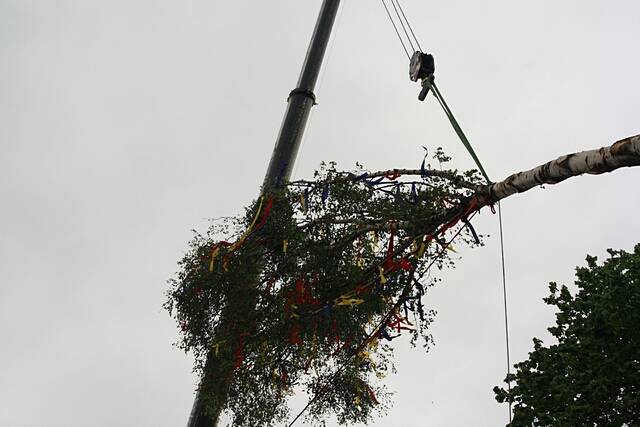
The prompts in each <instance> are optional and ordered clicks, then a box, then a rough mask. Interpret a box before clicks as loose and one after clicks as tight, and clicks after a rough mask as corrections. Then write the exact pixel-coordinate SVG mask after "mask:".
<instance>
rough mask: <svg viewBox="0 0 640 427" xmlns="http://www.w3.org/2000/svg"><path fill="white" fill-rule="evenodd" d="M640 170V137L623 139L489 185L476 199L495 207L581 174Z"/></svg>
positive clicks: (480, 204) (477, 194) (478, 202)
mask: <svg viewBox="0 0 640 427" xmlns="http://www.w3.org/2000/svg"><path fill="white" fill-rule="evenodd" d="M631 166H640V135H636V136H631V137H629V138H625V139H622V140H620V141H618V142H616V143H615V144H613V145H612V146H610V147H602V148H599V149H596V150H589V151H581V152H579V153H573V154H567V155H565V156H562V157H558V158H557V159H555V160H552V161H550V162H547V163H545V164H543V165H540V166H538V167H536V168H533V169H531V170H528V171H524V172H518V173H515V174H513V175H511V176H509V177H508V178H507V179H505V180H504V181H500V182H496V183H495V184H491V185H487V186H485V187H483V188H482V189H480V190H479V191H478V192H476V194H475V195H474V197H473V199H475V203H477V204H478V206H486V205H489V204H493V203H495V202H497V201H499V200H502V199H504V198H506V197H509V196H511V195H513V194H516V193H523V192H525V191H527V190H530V189H532V188H533V187H537V186H539V185H542V184H557V183H559V182H562V181H564V180H565V179H567V178H571V177H574V176H578V175H582V174H585V173H587V174H591V175H599V174H602V173H606V172H612V171H614V170H616V169H619V168H623V167H631Z"/></svg>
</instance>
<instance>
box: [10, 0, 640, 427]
mask: <svg viewBox="0 0 640 427" xmlns="http://www.w3.org/2000/svg"><path fill="white" fill-rule="evenodd" d="M320 3H321V2H320V0H314V1H310V0H306V1H300V0H274V1H269V2H266V1H249V0H234V1H226V2H222V1H218V0H209V1H202V0H193V1H189V2H179V1H169V0H157V1H142V0H127V1H123V0H113V1H108V2H107V1H93V0H84V1H70V0H57V1H51V0H49V1H46V0H33V1H23V0H0V123H1V125H0V147H1V148H2V150H1V151H0V203H1V206H2V209H0V236H1V238H0V278H1V283H0V339H1V342H2V345H1V349H0V402H2V403H1V404H0V425H2V426H8V427H12V426H16V427H27V426H28V427H38V426H51V427H57V426H60V427H63V426H65V427H67V426H98V427H102V426H105V427H106V426H150V427H151V426H176V425H180V426H181V425H184V424H185V423H186V421H187V417H188V414H189V411H190V408H191V404H192V401H193V389H194V387H195V384H196V381H197V379H196V378H195V377H194V376H193V375H192V374H191V363H192V360H191V358H190V357H188V356H186V355H184V354H183V353H181V352H179V351H178V350H177V349H175V348H173V347H172V342H174V341H175V340H176V339H177V329H176V325H175V324H174V322H173V321H172V320H171V319H170V318H169V316H168V315H167V313H165V312H164V311H163V310H162V308H161V305H162V303H163V301H164V291H165V289H166V285H165V281H166V279H167V278H169V277H171V275H172V274H173V272H174V271H175V270H176V261H177V260H178V259H179V257H180V256H181V253H182V251H183V250H184V249H185V247H186V242H187V241H188V239H189V238H190V231H189V230H190V229H191V228H198V229H203V228H204V227H205V226H206V223H207V221H206V219H207V218H211V217H218V216H222V215H233V214H235V213H238V212H241V209H242V207H243V206H244V205H246V204H248V203H249V202H250V201H251V200H252V199H253V198H254V197H255V196H256V195H257V191H258V187H259V185H260V184H261V183H262V179H263V176H264V173H265V171H266V167H267V163H268V160H269V156H270V154H271V151H272V148H273V143H274V140H275V137H276V135H277V131H278V129H279V126H280V121H281V119H282V115H283V112H284V109H285V105H286V104H285V100H286V97H287V94H288V92H289V91H290V90H291V89H293V87H294V85H295V82H296V81H297V76H298V73H299V69H300V66H301V64H302V60H303V56H304V53H305V52H306V48H307V44H308V40H309V36H310V34H311V30H312V28H313V25H314V23H315V19H316V14H317V11H318V9H319V6H320ZM403 5H404V6H405V9H406V12H407V13H408V17H409V19H410V20H411V22H412V24H413V26H414V28H415V30H416V33H417V35H418V37H419V39H420V41H421V44H422V46H423V48H425V49H426V50H428V51H430V52H432V53H433V54H434V55H435V58H436V67H437V68H436V74H437V79H438V83H439V87H440V88H441V90H442V92H443V94H444V96H445V98H446V99H447V101H448V102H449V104H450V106H451V107H452V109H453V111H454V113H455V114H456V115H457V118H458V120H459V121H460V122H461V124H462V127H463V128H464V129H465V131H466V132H467V134H468V136H469V138H470V139H471V141H472V144H473V145H474V146H475V147H476V151H477V152H478V155H479V156H480V158H481V159H482V161H483V163H484V165H485V168H486V169H487V171H488V173H489V174H490V176H491V177H492V178H493V179H494V180H497V179H502V178H504V177H506V176H507V175H508V174H510V173H512V172H515V171H519V170H523V169H528V168H530V167H533V166H536V165H538V164H540V163H542V162H545V161H547V160H550V159H552V158H555V157H557V156H559V155H561V154H565V153H569V152H574V151H578V150H582V149H591V148H596V147H600V146H603V145H609V144H611V143H613V142H614V141H616V140H618V139H621V138H623V137H626V136H630V135H634V134H637V133H639V132H640V122H639V121H638V112H639V111H640V83H639V82H638V76H639V75H640V56H639V55H638V47H637V42H638V40H640V25H638V24H639V23H640V3H638V2H637V1H635V0H614V1H607V2H605V1H584V0H583V1H577V0H573V1H569V0H564V1H551V0H541V1H537V2H525V1H512V0H488V1H484V2H475V1H468V0H464V1H463V0H450V1H447V2H424V1H417V0H405V1H404V2H403ZM387 19H388V18H387V17H386V14H385V12H384V9H383V8H382V6H381V4H380V3H379V2H377V1H372V0H345V1H344V2H343V6H342V10H341V12H340V15H339V17H338V22H337V27H336V32H335V34H334V35H335V37H334V38H333V40H332V44H331V48H330V51H329V53H328V57H327V61H326V63H325V64H326V67H325V68H324V70H323V73H322V75H321V79H320V82H319V87H318V88H317V90H316V93H317V96H318V102H319V106H317V107H315V110H314V112H313V115H312V118H311V122H310V125H309V127H308V131H307V134H306V138H305V141H304V145H303V147H302V150H301V153H300V156H299V158H298V163H297V165H296V168H295V174H294V176H295V177H306V176H310V174H311V172H312V170H313V169H314V168H315V167H317V166H318V163H319V162H320V161H321V160H336V161H338V162H339V164H340V165H342V166H343V167H345V168H349V167H351V166H352V165H353V164H354V163H355V162H356V161H360V162H362V163H363V164H364V165H365V166H366V167H369V168H371V169H380V168H391V167H418V166H419V164H420V161H421V156H422V153H423V150H422V148H420V146H421V145H426V146H428V147H431V148H435V147H437V146H442V147H444V148H445V150H446V151H447V152H449V153H451V155H453V157H454V159H455V162H454V165H455V166H456V167H459V168H471V167H473V163H472V161H471V159H470V158H469V156H468V154H467V153H466V152H465V151H464V148H463V147H462V145H461V144H460V142H459V141H458V140H457V137H456V136H455V134H454V133H453V131H452V129H451V127H450V125H449V124H448V122H447V120H446V118H445V116H444V115H443V113H442V111H441V110H440V109H439V108H440V107H439V106H438V105H437V103H436V102H435V100H434V99H433V98H432V97H429V98H428V100H427V102H424V103H420V102H418V101H417V99H416V96H417V92H418V90H419V88H418V86H417V85H416V84H414V83H411V82H410V81H409V80H408V78H407V61H406V58H405V57H404V53H403V52H402V50H401V47H400V45H399V42H398V40H397V39H396V36H395V34H394V33H393V29H392V28H391V26H390V24H389V22H388V21H387ZM639 178H640V170H633V169H627V170H620V171H617V172H614V173H613V174H610V175H606V176H598V177H592V176H588V177H580V178H577V179H573V180H570V181H567V182H564V183H562V184H560V185H558V186H554V187H547V188H546V189H544V190H542V189H535V190H532V191H531V192H529V193H527V194H525V195H519V196H514V197H512V198H510V199H508V200H506V201H505V202H504V203H503V213H504V225H505V245H506V246H505V249H506V257H507V276H508V292H509V311H510V322H511V341H512V348H511V350H512V360H513V361H518V360H522V359H523V358H525V357H526V355H527V353H528V351H530V349H531V338H532V337H533V336H539V337H543V338H545V337H548V334H547V333H546V331H545V328H546V327H547V326H549V325H550V324H551V322H552V321H553V318H554V317H553V312H552V311H551V310H550V309H549V308H548V307H546V306H545V304H544V303H543V302H542V301H541V299H542V298H543V297H544V296H545V295H546V294H547V282H549V281H551V280H556V281H559V282H564V283H569V282H571V281H572V278H573V270H574V267H575V266H576V265H581V264H583V260H584V257H585V255H586V254H587V253H590V254H595V255H601V256H602V255H603V254H604V253H605V249H606V248H609V247H612V248H624V249H627V250H628V249H631V248H632V247H633V245H634V244H635V243H638V241H639V240H640V238H639V236H640V221H639V220H638V215H637V209H638V208H639V207H640V195H639V194H640V192H639V191H638V182H639ZM476 218H477V219H476V220H475V221H474V222H475V225H476V228H477V230H478V231H479V232H481V233H485V234H486V233H488V234H491V237H490V238H489V239H488V240H487V245H486V247H484V248H480V249H475V250H462V253H461V256H462V259H461V261H460V262H459V264H458V268H457V269H456V270H454V271H452V272H449V273H447V274H446V275H445V279H446V280H445V281H444V283H443V284H441V285H440V286H438V287H437V288H435V289H433V290H431V291H430V293H429V294H428V295H427V297H426V298H427V300H426V303H427V305H429V306H431V307H433V308H436V309H437V310H438V312H439V314H438V317H437V319H436V323H435V325H434V328H433V334H434V338H435V340H436V347H435V348H434V349H433V351H431V352H430V353H428V354H425V353H424V352H423V351H422V350H420V349H415V350H412V349H410V347H409V346H408V343H407V339H404V338H403V339H399V340H396V341H395V342H396V343H398V345H397V348H398V357H397V362H398V363H397V365H398V371H399V372H398V374H397V375H396V376H394V377H391V378H389V379H388V382H387V384H388V385H389V386H390V387H391V388H392V389H394V390H395V391H396V392H397V394H396V398H395V400H396V404H395V406H394V408H393V409H392V411H391V412H390V413H389V414H388V416H387V417H385V418H381V419H379V420H378V421H377V422H376V423H375V425H376V426H408V427H413V426H470V425H473V426H496V425H504V423H505V422H506V419H507V412H506V408H505V407H504V406H500V405H498V404H497V403H496V402H495V401H494V399H493V393H492V391H491V389H492V387H493V386H494V385H496V384H499V383H500V381H501V380H502V378H503V377H504V373H505V356H504V354H505V346H504V329H503V328H504V326H503V319H502V294H501V283H500V264H499V246H498V235H497V217H496V216H494V215H491V214H490V212H488V211H483V212H482V214H481V215H480V216H479V217H476ZM303 404H304V399H302V398H300V399H297V400H296V401H294V402H293V406H294V407H295V408H300V407H301V406H302V405H303Z"/></svg>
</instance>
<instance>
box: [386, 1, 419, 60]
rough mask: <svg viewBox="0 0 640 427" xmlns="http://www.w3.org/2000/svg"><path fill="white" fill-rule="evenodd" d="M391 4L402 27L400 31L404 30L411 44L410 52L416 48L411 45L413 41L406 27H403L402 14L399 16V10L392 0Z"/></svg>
mask: <svg viewBox="0 0 640 427" xmlns="http://www.w3.org/2000/svg"><path fill="white" fill-rule="evenodd" d="M391 6H393V9H394V10H395V11H396V16H397V17H398V21H400V26H401V27H402V31H404V35H405V36H407V40H408V41H409V46H411V53H413V52H415V51H416V48H415V47H413V43H412V42H411V36H409V32H408V31H407V27H405V25H404V22H403V21H402V16H400V12H398V7H397V6H396V3H395V1H394V0H391Z"/></svg>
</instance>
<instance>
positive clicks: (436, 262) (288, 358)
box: [166, 149, 482, 426]
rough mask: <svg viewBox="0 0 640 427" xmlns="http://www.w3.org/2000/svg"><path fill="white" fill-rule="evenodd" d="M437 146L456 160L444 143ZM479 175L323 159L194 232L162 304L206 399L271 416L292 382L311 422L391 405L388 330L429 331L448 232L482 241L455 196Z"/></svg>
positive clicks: (446, 261) (267, 419) (368, 413)
mask: <svg viewBox="0 0 640 427" xmlns="http://www.w3.org/2000/svg"><path fill="white" fill-rule="evenodd" d="M433 158H434V159H436V160H437V161H438V162H439V164H440V165H441V166H442V164H444V163H446V162H447V161H448V160H449V158H448V157H447V156H446V155H445V154H444V153H443V152H442V150H441V149H438V150H437V151H436V153H435V155H434V156H433ZM480 184H481V178H480V177H479V175H478V174H477V172H475V171H469V172H465V173H458V172H457V171H448V170H442V169H441V168H440V169H437V170H434V169H432V168H431V167H430V165H429V164H426V157H425V161H423V163H422V166H421V168H420V169H419V170H392V171H385V172H376V173H371V172H368V171H365V170H364V169H363V168H362V166H360V165H357V167H356V169H355V170H353V171H351V172H339V171H338V170H337V169H336V165H335V163H328V164H322V166H321V169H320V170H319V171H316V172H315V174H314V179H312V180H302V181H295V182H291V183H288V184H287V185H285V186H281V187H280V188H277V189H276V190H272V191H270V192H268V193H267V194H264V195H263V196H262V197H261V198H259V199H258V200H256V201H255V202H254V203H253V204H252V205H251V206H249V207H248V208H247V209H246V213H245V215H243V216H241V217H233V218H225V219H223V220H219V221H214V222H212V225H211V227H210V228H209V230H208V231H207V233H206V234H204V235H202V234H199V233H195V236H194V238H193V240H192V241H191V242H190V244H189V249H188V251H187V253H186V254H185V256H184V258H183V259H182V260H181V261H180V263H179V266H180V270H179V272H178V273H177V275H176V277H175V278H174V279H172V280H170V290H169V291H168V293H167V294H168V301H167V303H166V308H167V309H168V310H169V311H170V313H172V315H173V316H174V317H175V318H176V320H177V321H178V323H179V325H180V330H181V336H182V338H181V341H180V342H179V343H178V345H179V347H180V348H182V349H183V350H185V351H190V352H192V353H193V354H194V356H195V359H196V366H195V369H196V370H197V371H198V372H200V373H201V375H203V377H202V378H203V380H202V383H201V386H200V387H201V389H200V396H201V398H203V399H204V400H205V403H206V407H207V409H208V411H209V412H210V413H211V414H212V415H214V416H217V415H218V414H219V413H220V412H221V411H227V412H229V413H230V414H231V416H232V419H233V425H237V426H256V425H261V426H268V425H274V424H275V423H277V422H281V421H282V420H284V419H285V418H286V417H287V416H288V415H289V414H288V408H287V405H286V403H287V397H288V396H290V395H291V394H292V392H293V389H294V388H296V387H298V388H302V389H304V390H305V391H306V392H307V393H309V395H311V396H313V399H312V401H311V404H310V406H309V408H308V409H309V410H308V411H307V413H306V416H307V417H309V418H311V419H313V420H315V422H316V424H317V423H323V420H324V419H326V417H328V416H330V415H332V414H335V415H337V417H338V420H339V422H340V423H356V422H362V423H366V422H367V421H369V420H370V419H371V417H372V415H373V413H374V412H375V411H384V409H385V408H387V407H388V404H389V402H390V400H389V395H388V392H386V391H385V388H384V387H383V386H381V385H379V384H377V381H376V380H377V379H381V378H383V377H384V376H385V375H386V374H387V372H388V371H390V370H393V365H392V363H391V361H392V359H391V358H392V354H393V349H392V347H391V346H390V345H389V343H390V341H391V340H393V339H394V338H396V337H397V336H399V335H400V334H402V333H406V334H409V335H410V336H411V343H412V344H413V345H415V344H416V342H417V341H418V340H420V341H421V342H422V345H423V346H424V347H425V348H426V349H428V348H429V346H430V344H431V342H432V340H431V336H430V335H429V332H428V327H429V325H430V323H431V322H432V321H433V317H434V314H435V312H434V311H433V310H430V309H427V308H425V307H424V306H423V297H424V295H425V292H426V290H427V288H428V287H429V286H431V285H433V284H434V283H436V282H437V281H438V279H437V278H436V276H435V275H434V274H433V270H432V269H431V267H432V266H435V267H436V268H437V269H442V268H444V267H446V266H452V265H453V263H454V261H455V259H454V258H452V256H451V251H450V250H447V249H451V246H450V244H452V242H451V241H452V240H455V241H456V242H458V243H459V244H468V245H471V246H476V245H481V244H482V242H481V240H480V238H481V237H482V236H478V235H477V234H476V232H475V231H474V230H473V228H472V226H471V224H470V223H469V222H468V219H469V218H470V217H471V216H472V215H473V214H474V213H475V210H474V209H473V208H469V209H467V208H465V209H464V210H461V208H460V206H467V204H465V203H463V202H465V201H467V200H468V199H469V197H470V195H471V194H472V193H473V192H474V191H475V189H476V188H477V187H478V186H479V185H480ZM452 212H453V215H452ZM445 218H453V220H447V221H445V222H444V223H443V221H444V219H445ZM225 239H226V240H225Z"/></svg>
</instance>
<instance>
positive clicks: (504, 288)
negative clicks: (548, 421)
mask: <svg viewBox="0 0 640 427" xmlns="http://www.w3.org/2000/svg"><path fill="white" fill-rule="evenodd" d="M498 223H499V224H500V259H501V261H502V300H503V302H504V336H505V341H506V344H507V345H506V347H507V376H509V375H510V374H511V354H510V351H509V316H508V313H507V274H506V272H505V263H504V237H503V235H504V234H503V230H502V208H501V206H500V202H498ZM507 388H508V390H509V395H511V381H507ZM511 416H512V413H511V400H509V425H511V421H512V420H511Z"/></svg>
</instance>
